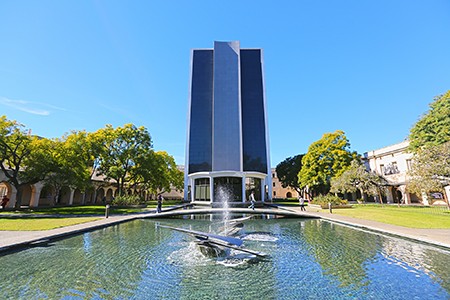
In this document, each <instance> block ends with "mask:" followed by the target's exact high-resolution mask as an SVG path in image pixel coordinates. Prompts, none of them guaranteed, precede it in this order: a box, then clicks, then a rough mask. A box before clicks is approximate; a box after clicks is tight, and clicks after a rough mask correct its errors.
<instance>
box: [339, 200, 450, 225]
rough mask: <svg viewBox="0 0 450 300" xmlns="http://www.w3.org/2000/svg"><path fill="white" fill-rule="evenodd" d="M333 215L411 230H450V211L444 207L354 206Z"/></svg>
mask: <svg viewBox="0 0 450 300" xmlns="http://www.w3.org/2000/svg"><path fill="white" fill-rule="evenodd" d="M333 214H339V215H345V216H349V217H353V218H359V219H366V220H373V221H378V222H382V223H387V224H392V225H398V226H403V227H409V228H430V229H437V228H450V211H449V210H447V209H445V208H443V207H439V208H436V207H421V206H402V207H397V206H391V205H383V206H382V205H354V206H353V208H351V209H334V210H333Z"/></svg>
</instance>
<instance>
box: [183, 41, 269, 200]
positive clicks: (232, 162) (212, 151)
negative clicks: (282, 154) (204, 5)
mask: <svg viewBox="0 0 450 300" xmlns="http://www.w3.org/2000/svg"><path fill="white" fill-rule="evenodd" d="M191 55H192V56H191V82H190V91H189V107H188V118H187V119H188V125H187V142H186V161H185V189H184V191H185V199H188V200H190V201H193V202H206V203H211V204H213V203H215V202H221V201H223V198H224V196H223V195H224V193H226V195H227V197H228V201H231V202H245V201H246V200H247V199H249V195H250V193H251V192H253V193H254V197H255V200H256V201H265V200H268V199H270V197H271V195H272V184H271V181H272V178H271V175H270V174H271V169H270V156H269V135H268V130H267V114H266V99H265V92H264V76H263V59H262V50H261V49H241V48H240V45H239V42H238V41H233V42H214V49H193V50H192V54H191Z"/></svg>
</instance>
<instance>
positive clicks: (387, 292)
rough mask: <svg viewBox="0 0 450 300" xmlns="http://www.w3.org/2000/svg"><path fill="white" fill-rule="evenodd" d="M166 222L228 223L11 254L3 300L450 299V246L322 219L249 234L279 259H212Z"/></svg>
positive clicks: (247, 238) (2, 263) (118, 234)
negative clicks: (428, 244)
mask: <svg viewBox="0 0 450 300" xmlns="http://www.w3.org/2000/svg"><path fill="white" fill-rule="evenodd" d="M158 223H159V224H162V225H168V226H174V227H183V228H188V229H191V230H198V231H212V232H216V230H217V229H218V226H219V225H218V222H216V221H214V220H208V219H207V218H205V219H202V220H198V219H196V220H191V219H164V220H137V221H132V222H128V223H123V224H120V225H117V226H113V227H108V228H104V229H101V230H97V231H93V232H88V233H85V234H82V235H77V236H73V237H70V238H67V239H64V240H60V241H56V242H54V243H52V244H50V245H47V246H45V247H35V248H30V249H26V250H23V251H20V252H16V253H11V254H7V255H3V256H1V258H0V270H1V275H0V276H1V277H0V298H1V299H450V252H448V251H446V250H443V249H439V248H433V247H429V246H426V245H422V244H417V243H413V242H410V241H406V240H402V239H397V238H391V237H386V236H380V235H375V234H372V233H368V232H364V231H360V230H355V229H352V228H349V227H344V226H339V225H336V224H332V223H329V222H326V221H321V220H316V219H304V220H303V219H302V220H299V219H269V220H261V219H259V220H258V219H256V220H249V221H246V222H245V226H244V228H243V230H242V231H241V238H243V239H244V243H245V246H246V247H247V248H250V249H252V250H257V251H262V252H264V253H267V254H269V255H270V258H267V259H255V258H253V257H252V256H251V255H247V254H236V255H235V256H233V257H229V258H224V259H217V258H206V257H204V256H202V255H201V254H200V252H199V251H198V249H197V248H196V245H195V244H194V243H193V239H192V238H191V237H189V236H187V235H185V234H183V233H181V232H176V231H172V230H168V229H166V228H161V227H158V226H157V224H158Z"/></svg>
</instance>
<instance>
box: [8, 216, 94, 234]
mask: <svg viewBox="0 0 450 300" xmlns="http://www.w3.org/2000/svg"><path fill="white" fill-rule="evenodd" d="M100 219H101V218H96V217H80V218H18V219H9V218H8V219H0V231H6V230H8V231H37V230H50V229H55V228H60V227H65V226H71V225H76V224H82V223H87V222H92V221H96V220H100Z"/></svg>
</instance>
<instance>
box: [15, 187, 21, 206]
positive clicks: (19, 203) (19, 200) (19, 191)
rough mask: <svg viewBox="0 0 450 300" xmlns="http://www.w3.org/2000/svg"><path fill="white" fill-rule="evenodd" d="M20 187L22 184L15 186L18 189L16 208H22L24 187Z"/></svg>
mask: <svg viewBox="0 0 450 300" xmlns="http://www.w3.org/2000/svg"><path fill="white" fill-rule="evenodd" d="M20 187H21V186H20V185H19V186H18V187H15V188H16V189H17V193H16V204H15V205H14V208H15V209H20V206H21V205H22V189H21V188H20Z"/></svg>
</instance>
